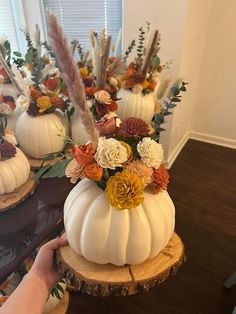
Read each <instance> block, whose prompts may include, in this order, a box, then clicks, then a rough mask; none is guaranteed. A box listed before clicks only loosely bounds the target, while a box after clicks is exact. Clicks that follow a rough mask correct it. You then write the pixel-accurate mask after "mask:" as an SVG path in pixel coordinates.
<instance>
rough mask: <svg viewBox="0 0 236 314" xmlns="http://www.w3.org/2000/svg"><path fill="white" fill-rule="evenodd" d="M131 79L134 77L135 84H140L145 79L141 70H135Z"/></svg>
mask: <svg viewBox="0 0 236 314" xmlns="http://www.w3.org/2000/svg"><path fill="white" fill-rule="evenodd" d="M133 79H134V81H135V83H136V84H140V83H142V82H143V81H144V80H145V77H144V75H143V73H142V72H135V73H134V76H133Z"/></svg>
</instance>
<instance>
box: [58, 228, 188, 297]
mask: <svg viewBox="0 0 236 314" xmlns="http://www.w3.org/2000/svg"><path fill="white" fill-rule="evenodd" d="M184 260H185V255H184V245H183V243H182V241H181V239H180V237H179V236H178V235H177V234H176V233H174V234H173V236H172V238H171V239H170V241H169V243H168V245H167V246H166V248H165V249H164V250H163V251H161V252H160V253H159V254H158V255H157V256H156V257H154V258H151V259H149V260H147V261H145V262H143V263H142V264H139V265H126V266H120V267H118V266H115V265H112V264H106V265H100V264H95V263H92V262H89V261H88V260H86V259H85V258H84V257H82V256H80V255H78V254H77V253H75V252H74V251H73V250H72V249H71V248H70V246H69V245H68V246H66V247H62V248H60V249H59V250H58V251H57V261H58V267H59V271H60V273H61V275H62V276H63V277H64V278H65V280H66V283H67V287H69V288H70V289H71V290H75V291H79V292H84V293H87V294H90V295H93V296H102V297H104V296H126V295H133V294H136V293H140V292H145V291H148V290H149V289H150V288H152V287H154V286H156V285H158V284H160V283H162V282H163V281H164V280H166V278H167V277H169V276H170V275H173V274H175V273H176V272H177V270H178V268H179V267H180V266H181V264H182V262H183V261H184Z"/></svg>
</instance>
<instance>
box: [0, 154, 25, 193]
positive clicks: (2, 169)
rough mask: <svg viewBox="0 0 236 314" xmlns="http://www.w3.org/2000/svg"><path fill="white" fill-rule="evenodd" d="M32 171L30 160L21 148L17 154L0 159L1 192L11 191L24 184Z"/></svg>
mask: <svg viewBox="0 0 236 314" xmlns="http://www.w3.org/2000/svg"><path fill="white" fill-rule="evenodd" d="M29 173H30V166H29V161H28V159H27V158H26V157H25V155H24V154H23V153H22V151H21V150H20V149H19V148H16V156H15V157H12V158H10V159H8V160H4V161H0V194H5V193H11V192H13V191H14V190H15V189H17V188H18V187H20V186H21V185H23V184H24V183H25V182H26V181H27V179H28V177H29Z"/></svg>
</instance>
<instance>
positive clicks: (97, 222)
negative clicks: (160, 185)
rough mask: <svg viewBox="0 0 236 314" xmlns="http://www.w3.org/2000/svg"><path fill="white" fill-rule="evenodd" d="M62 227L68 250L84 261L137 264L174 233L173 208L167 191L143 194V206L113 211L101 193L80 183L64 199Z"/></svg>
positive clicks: (88, 182)
mask: <svg viewBox="0 0 236 314" xmlns="http://www.w3.org/2000/svg"><path fill="white" fill-rule="evenodd" d="M64 224H65V229H66V233H67V238H68V241H69V244H70V246H71V248H72V249H73V250H74V251H75V252H77V253H78V254H79V255H82V256H84V257H85V258H86V259H87V260H89V261H92V262H95V263H98V264H106V263H112V264H115V265H124V264H139V263H142V262H143V261H145V260H146V259H148V258H151V257H154V256H156V255H157V254H158V253H159V252H160V251H161V250H162V249H164V248H165V247H166V245H167V243H168V241H169V240H170V238H171V236H172V234H173V231H174V226H175V207H174V204H173V202H172V200H171V198H170V197H169V194H168V193H167V191H163V192H161V193H159V194H155V195H154V194H152V193H150V192H146V191H145V192H144V202H143V204H141V205H139V206H138V207H136V208H133V209H124V210H117V209H114V208H112V207H111V206H110V205H109V204H108V202H107V200H106V196H105V193H104V191H103V190H102V189H100V188H99V187H98V186H97V185H96V184H95V183H94V182H93V181H90V180H88V179H84V180H82V181H80V182H79V183H78V184H77V185H76V186H75V187H74V188H73V190H72V191H71V192H70V194H69V195H68V197H67V199H66V202H65V205H64Z"/></svg>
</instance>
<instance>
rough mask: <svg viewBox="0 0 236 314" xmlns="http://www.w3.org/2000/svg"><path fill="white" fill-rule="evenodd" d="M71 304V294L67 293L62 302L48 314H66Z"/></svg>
mask: <svg viewBox="0 0 236 314" xmlns="http://www.w3.org/2000/svg"><path fill="white" fill-rule="evenodd" d="M69 303H70V296H69V292H68V291H66V292H65V294H64V296H63V298H62V300H61V302H60V303H59V304H58V305H57V306H56V307H55V308H54V309H52V310H51V311H50V312H48V314H65V313H66V312H67V309H68V306H69Z"/></svg>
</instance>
